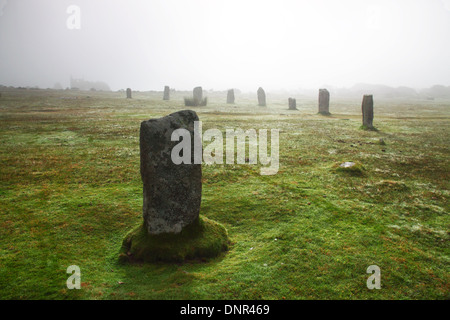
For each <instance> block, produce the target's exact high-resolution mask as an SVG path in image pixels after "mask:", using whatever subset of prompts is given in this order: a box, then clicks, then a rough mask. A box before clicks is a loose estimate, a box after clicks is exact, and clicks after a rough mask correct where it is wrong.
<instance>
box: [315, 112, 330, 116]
mask: <svg viewBox="0 0 450 320" xmlns="http://www.w3.org/2000/svg"><path fill="white" fill-rule="evenodd" d="M318 114H321V115H323V116H331V113H330V112H327V111H320V112H318Z"/></svg>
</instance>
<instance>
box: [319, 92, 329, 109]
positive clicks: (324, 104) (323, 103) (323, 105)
mask: <svg viewBox="0 0 450 320" xmlns="http://www.w3.org/2000/svg"><path fill="white" fill-rule="evenodd" d="M319 113H321V114H330V93H329V92H328V90H327V89H319Z"/></svg>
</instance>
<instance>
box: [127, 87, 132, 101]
mask: <svg viewBox="0 0 450 320" xmlns="http://www.w3.org/2000/svg"><path fill="white" fill-rule="evenodd" d="M127 99H131V89H130V88H127Z"/></svg>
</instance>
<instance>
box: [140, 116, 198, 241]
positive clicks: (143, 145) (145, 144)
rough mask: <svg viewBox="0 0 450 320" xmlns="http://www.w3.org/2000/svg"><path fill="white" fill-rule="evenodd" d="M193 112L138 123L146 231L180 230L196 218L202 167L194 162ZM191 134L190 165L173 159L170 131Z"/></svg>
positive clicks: (172, 142) (157, 232)
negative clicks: (179, 130)
mask: <svg viewBox="0 0 450 320" xmlns="http://www.w3.org/2000/svg"><path fill="white" fill-rule="evenodd" d="M194 121H198V117H197V114H196V113H195V112H194V111H180V112H177V113H173V114H171V115H169V116H167V117H164V118H160V119H151V120H148V121H144V122H142V123H141V132H140V149H141V177H142V182H143V184H144V208H143V216H144V223H145V226H146V228H147V230H148V233H149V234H160V233H179V232H181V230H182V229H183V228H184V227H185V226H187V225H188V224H190V223H192V222H193V221H194V220H196V219H197V218H198V215H199V212H200V202H201V196H202V181H201V179H202V166H201V164H194V152H193V151H194ZM180 128H182V129H186V130H188V131H189V133H190V136H191V147H192V148H191V150H192V152H191V158H192V161H191V164H179V165H176V164H174V163H173V162H172V159H171V152H172V149H173V148H174V147H175V146H176V145H177V144H178V143H179V142H178V141H171V135H172V132H173V131H174V130H176V129H180Z"/></svg>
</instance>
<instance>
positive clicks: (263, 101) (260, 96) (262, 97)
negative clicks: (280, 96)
mask: <svg viewBox="0 0 450 320" xmlns="http://www.w3.org/2000/svg"><path fill="white" fill-rule="evenodd" d="M258 105H259V106H261V107H265V106H266V93H265V92H264V89H263V88H261V87H259V89H258Z"/></svg>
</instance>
